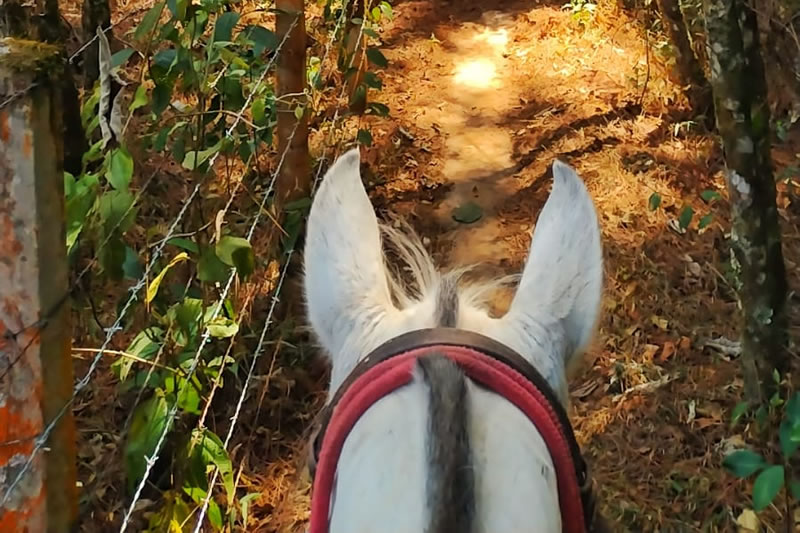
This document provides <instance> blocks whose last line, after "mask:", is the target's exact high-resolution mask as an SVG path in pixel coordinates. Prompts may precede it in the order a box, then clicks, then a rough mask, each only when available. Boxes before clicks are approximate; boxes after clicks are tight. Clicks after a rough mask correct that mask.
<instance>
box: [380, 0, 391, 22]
mask: <svg viewBox="0 0 800 533" xmlns="http://www.w3.org/2000/svg"><path fill="white" fill-rule="evenodd" d="M378 7H379V8H380V9H381V13H383V16H384V17H385V18H387V19H389V20H392V17H393V16H394V14H393V13H392V6H391V4H389V2H386V1H384V2H381V3H380V4H378Z"/></svg>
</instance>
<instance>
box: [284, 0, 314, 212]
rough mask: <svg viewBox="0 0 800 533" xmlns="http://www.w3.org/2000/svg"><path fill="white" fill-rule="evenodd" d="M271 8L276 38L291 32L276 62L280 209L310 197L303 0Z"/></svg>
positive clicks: (285, 2) (286, 1) (286, 0)
mask: <svg viewBox="0 0 800 533" xmlns="http://www.w3.org/2000/svg"><path fill="white" fill-rule="evenodd" d="M275 6H276V7H277V8H278V10H279V12H278V15H277V17H276V18H277V20H276V23H275V24H276V28H275V29H276V30H277V34H278V38H279V39H283V36H284V35H286V32H288V31H290V29H291V34H290V35H289V37H288V38H287V39H286V43H285V44H284V46H283V49H282V50H280V52H278V54H279V55H278V59H277V81H276V93H277V95H278V99H279V100H278V108H277V111H278V124H277V136H278V158H279V160H280V159H283V166H282V167H281V169H280V172H279V173H278V179H277V183H276V185H275V198H276V204H277V206H282V205H283V204H284V203H285V202H291V201H293V200H297V199H298V198H302V197H304V196H308V195H309V194H310V192H311V166H310V161H309V157H308V109H306V108H307V106H308V102H307V100H306V96H305V90H306V26H305V10H304V5H303V0H277V1H276V3H275ZM295 21H296V22H295ZM298 107H299V108H302V109H303V113H302V115H301V117H300V118H299V119H298V118H297V116H296V115H295V110H296V109H297V108H298ZM287 144H288V147H287ZM284 152H285V153H286V155H285V157H284V155H283V154H284Z"/></svg>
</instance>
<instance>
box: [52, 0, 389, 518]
mask: <svg viewBox="0 0 800 533" xmlns="http://www.w3.org/2000/svg"><path fill="white" fill-rule="evenodd" d="M338 5H339V4H336V5H335V6H334V4H332V2H331V1H330V0H329V1H328V3H327V5H326V6H325V15H326V22H325V24H326V26H327V30H328V31H332V30H333V28H334V27H337V28H339V31H338V33H337V34H336V35H333V36H332V37H333V39H334V42H338V43H339V45H340V46H339V50H340V53H339V57H338V65H339V68H340V70H341V73H342V74H343V76H342V78H343V79H345V80H346V79H349V78H350V76H353V75H354V74H356V69H355V68H354V59H355V56H351V55H348V54H347V53H346V52H345V50H346V49H347V47H346V46H344V45H345V43H344V40H345V38H346V36H347V31H346V29H347V24H340V25H337V24H336V23H337V21H339V17H340V15H342V13H341V11H338V9H339V8H338V7H336V6H338ZM231 7H236V4H234V3H232V2H229V0H202V1H201V2H199V3H192V2H189V1H188V0H166V1H158V2H156V3H155V4H154V5H153V7H152V8H150V9H149V10H148V11H147V12H146V13H145V15H144V17H143V18H142V20H141V22H140V23H139V25H138V26H136V27H135V28H134V29H133V30H132V31H131V35H130V36H129V38H128V39H127V42H129V43H130V44H129V46H130V47H129V48H125V49H123V50H121V51H119V52H117V53H115V54H114V55H113V56H112V58H111V67H112V68H113V69H117V68H123V67H125V65H126V63H127V62H128V61H129V60H130V59H131V58H132V57H134V56H136V57H141V58H142V59H143V61H142V62H141V64H142V65H144V66H143V69H144V70H143V72H142V73H141V77H139V78H138V80H137V82H136V83H135V84H132V85H131V86H129V89H125V90H126V91H130V95H131V98H130V104H128V105H127V109H125V110H124V112H123V115H128V116H123V117H122V118H123V123H125V120H126V119H128V118H130V115H135V118H136V122H135V124H136V131H137V133H139V134H140V135H137V137H136V138H135V139H134V140H133V141H134V142H135V143H136V145H134V144H132V143H131V144H129V143H128V142H127V139H126V138H124V137H125V136H124V135H123V136H122V137H123V138H121V139H116V138H115V139H114V140H113V142H103V141H101V140H99V138H100V118H99V113H98V111H99V102H100V94H101V88H100V87H99V86H96V87H94V88H93V90H91V91H88V92H87V93H86V94H85V95H84V101H83V104H82V109H81V121H82V124H83V126H84V129H85V132H86V135H87V137H88V140H89V146H90V148H89V150H88V151H87V152H86V153H85V154H84V156H83V170H82V172H81V173H80V174H79V175H77V176H74V175H71V174H65V175H64V189H65V196H66V207H67V209H66V211H67V247H68V250H69V253H70V256H71V257H72V258H73V260H75V261H76V262H77V261H79V260H81V259H83V258H85V257H86V256H89V255H91V254H92V253H94V254H96V255H97V257H98V258H99V269H98V270H99V272H96V274H102V275H103V276H104V277H105V278H106V279H111V280H122V279H125V278H127V279H133V280H139V279H146V280H147V284H146V288H145V291H144V295H142V296H141V297H140V301H138V302H136V303H134V304H133V306H134V307H133V308H132V309H134V310H133V311H130V312H131V313H133V312H138V313H140V315H141V316H143V318H144V321H143V322H144V323H142V322H141V321H139V320H138V319H137V321H135V323H136V324H138V325H139V326H138V327H139V329H138V330H133V331H129V333H130V334H131V337H129V338H132V340H131V341H130V343H129V344H128V346H127V348H126V349H125V350H124V351H121V352H120V353H121V354H122V355H121V356H120V357H119V358H118V359H116V360H115V361H114V363H113V364H112V365H111V368H112V371H113V373H114V375H115V376H116V378H117V379H118V380H119V390H120V392H123V393H125V392H131V393H134V392H135V393H137V395H141V397H142V398H144V400H143V401H141V403H139V404H138V405H137V406H135V408H134V409H133V412H132V415H131V425H130V430H129V432H128V434H127V436H126V441H125V446H124V458H125V469H126V474H127V485H128V488H129V489H130V490H134V489H135V487H136V486H137V484H138V483H139V482H140V481H141V479H142V476H143V475H144V471H145V469H146V467H147V464H148V460H149V458H150V457H151V456H152V455H153V453H154V451H155V447H156V443H157V442H158V441H159V439H161V438H162V435H165V437H166V439H167V440H168V441H169V442H170V443H172V444H176V440H177V439H179V438H180V435H181V434H184V435H185V434H188V433H189V430H188V428H189V427H191V426H189V425H188V423H189V421H192V420H194V419H196V417H197V415H199V414H200V413H201V412H202V410H203V407H204V402H205V401H206V400H207V399H208V397H209V392H210V390H211V387H212V386H222V385H223V384H224V380H225V379H229V377H228V376H230V375H233V374H235V373H236V371H237V368H238V367H237V366H236V362H235V360H234V359H233V358H232V357H231V356H230V355H227V354H228V353H229V352H230V350H228V349H227V348H228V347H229V346H230V345H231V344H232V343H236V342H239V337H240V336H241V335H242V334H243V333H242V332H241V331H240V329H241V328H240V323H239V320H238V318H237V316H236V312H237V311H236V309H235V308H234V305H233V303H232V302H230V301H228V300H225V301H223V302H219V301H218V299H219V294H220V286H221V285H222V284H224V283H226V281H227V280H228V279H229V278H230V276H232V275H236V276H238V277H239V278H241V279H246V278H248V277H249V276H251V275H252V274H253V272H254V271H255V268H256V265H257V263H256V257H255V253H254V251H253V248H252V246H251V243H250V242H249V241H248V240H247V239H244V238H242V237H241V233H240V231H241V230H240V229H239V228H238V226H237V224H235V223H234V221H231V220H224V219H223V218H218V219H216V220H215V222H216V224H206V223H205V221H204V220H200V221H198V220H189V221H185V222H188V223H187V226H189V228H191V227H201V229H200V230H197V231H195V232H192V231H191V230H190V231H189V232H188V233H181V234H180V236H173V237H171V238H169V239H168V240H167V241H166V242H165V243H164V242H163V241H162V240H161V239H163V238H164V237H166V235H165V233H166V230H165V227H164V226H163V225H162V224H157V223H153V221H151V220H148V221H143V220H137V217H138V216H139V209H138V207H137V196H138V195H139V194H140V193H141V192H142V191H141V189H140V187H141V182H140V181H139V180H140V179H141V174H143V173H144V172H143V168H142V167H143V166H144V165H142V164H141V163H142V162H145V161H150V160H152V159H164V158H167V159H171V160H172V161H173V162H174V163H176V164H177V165H178V166H179V168H182V169H184V172H182V174H183V176H184V177H186V179H202V178H203V177H205V176H207V175H208V174H210V172H212V171H213V170H214V169H212V165H211V163H212V160H215V159H217V158H219V160H224V161H225V162H226V163H231V162H232V161H233V160H235V159H239V160H240V161H241V162H242V163H244V164H245V167H247V168H252V167H253V166H254V165H252V164H251V159H252V158H253V157H254V156H255V155H256V154H263V153H270V152H271V150H272V146H273V144H274V143H273V141H274V136H275V135H274V133H275V132H274V129H275V127H276V124H277V99H276V95H275V91H274V88H273V86H272V84H271V82H270V80H271V79H272V75H271V74H270V73H268V72H267V69H270V68H273V61H274V57H275V52H276V50H277V49H278V46H279V44H280V39H279V38H278V36H277V35H276V34H275V32H274V31H272V30H270V29H268V28H266V27H263V26H260V25H256V24H250V23H247V22H244V21H243V19H242V17H241V16H240V13H239V12H237V10H236V9H231ZM334 7H336V9H334ZM392 17H393V11H392V7H391V5H390V4H389V3H388V2H386V1H381V2H379V3H377V4H374V5H371V6H370V8H369V10H368V11H367V12H366V16H365V18H364V20H363V21H362V20H358V21H357V20H352V21H351V22H352V23H356V24H358V23H363V34H362V41H361V50H363V52H364V54H365V55H366V59H367V61H365V62H364V64H365V65H366V69H365V71H363V72H361V74H362V76H361V78H360V84H359V86H358V87H356V90H355V93H356V96H357V97H358V98H363V102H362V103H363V104H364V107H363V109H365V110H366V111H365V112H366V113H367V114H373V115H377V116H382V117H385V116H388V114H389V108H388V107H387V106H386V105H385V104H382V103H380V102H376V101H371V100H372V98H373V95H374V94H375V91H380V90H381V89H382V88H383V83H382V81H381V78H380V76H379V75H378V73H377V72H375V71H374V70H375V69H382V68H385V67H387V66H388V60H387V58H386V57H385V56H384V55H383V53H382V52H381V51H380V44H381V43H380V37H379V32H380V25H381V24H383V23H385V22H387V21H389V20H391V18H392ZM250 20H252V19H250ZM309 55H311V54H309ZM356 66H357V65H356ZM322 68H323V65H322V61H321V60H320V59H319V58H315V57H311V60H310V61H309V67H308V71H307V73H306V75H307V79H308V80H309V85H310V88H309V97H310V98H309V99H308V104H307V105H302V106H297V107H296V108H295V113H296V115H297V116H298V117H299V116H302V115H303V114H304V113H307V114H311V113H314V112H315V111H316V109H315V106H316V105H317V102H318V101H319V100H320V96H321V93H322V91H323V90H324V89H325V83H324V80H323V79H322ZM369 69H373V70H369ZM318 91H319V92H320V94H317V92H318ZM326 94H327V93H326ZM242 110H244V113H243V115H244V116H242V117H240V118H241V120H239V121H238V124H237V125H236V126H235V127H232V126H233V121H234V120H235V119H234V117H236V116H238V115H240V114H241V113H242ZM357 140H358V142H360V143H362V144H371V143H372V135H371V134H370V132H369V131H368V130H366V129H362V130H360V131H359V132H358V136H357ZM153 155H157V158H153V157H152V156H153ZM227 166H230V165H227ZM239 166H241V164H240V165H239ZM215 167H216V168H219V166H218V165H215ZM159 178H161V179H158V181H160V182H161V183H167V180H166V179H165V178H166V176H164V177H163V178H162V177H161V176H159ZM176 178H177V176H174V175H173V176H171V177H170V179H176ZM246 178H247V177H245V178H244V179H246ZM181 179H182V178H181ZM148 192H149V191H148ZM203 194H208V195H209V196H210V198H211V201H212V202H213V200H214V199H218V197H217V196H215V195H216V194H218V193H217V192H216V191H214V190H213V188H212V189H211V190H210V192H208V191H205V190H204V193H203ZM267 200H270V199H269V198H268V199H267ZM158 203H159V202H153V204H154V205H156V204H158ZM310 204H311V201H310V199H309V198H304V199H301V200H298V201H297V202H293V203H292V204H289V205H286V206H285V207H284V212H285V213H284V214H285V217H284V220H283V224H282V227H283V228H284V230H285V231H286V235H285V236H284V237H283V242H282V246H283V250H284V251H287V250H288V249H290V248H293V247H294V246H295V243H296V241H297V238H298V236H299V234H300V229H301V227H302V221H303V219H304V217H306V215H307V213H308V209H309V207H310ZM232 211H233V210H232ZM223 214H224V212H223ZM190 216H192V213H191V211H188V212H187V218H188V217H190ZM198 218H202V217H198ZM132 230H134V231H132ZM180 231H182V232H183V231H186V229H185V228H183V227H181V230H180ZM142 241H144V242H142ZM161 247H163V254H162V255H160V256H158V257H155V256H154V255H153V254H152V251H153V250H154V249H159V250H160V249H161ZM144 265H147V266H148V270H147V277H146V278H145V277H144V276H145V266H144ZM93 273H94V272H93ZM127 327H129V328H130V327H131V326H127ZM245 333H246V332H245ZM198 358H199V359H198ZM190 371H191V375H190ZM171 413H174V414H175V415H176V416H175V418H174V420H172V419H170V414H171ZM173 421H174V427H173V424H172V422H173ZM175 428H177V429H175ZM177 444H180V445H176V446H165V447H164V448H162V449H161V450H160V452H159V454H160V455H162V456H164V460H165V461H166V462H168V463H169V464H171V465H173V467H172V468H173V474H174V478H173V479H175V480H176V483H177V486H175V487H172V488H171V489H169V490H166V491H165V492H164V493H163V498H162V500H163V503H162V504H161V507H160V508H159V509H158V510H157V511H155V512H153V513H152V514H151V516H150V522H149V527H150V530H152V531H166V530H169V531H179V530H181V527H182V524H184V523H187V520H190V519H191V515H192V513H193V508H194V506H196V505H200V504H202V502H203V501H204V500H205V499H206V498H208V497H209V496H210V495H209V491H212V490H216V491H219V490H220V488H219V487H217V488H216V489H215V488H214V487H211V486H209V476H210V475H211V470H213V469H217V470H218V472H219V479H220V480H221V482H222V488H221V490H222V491H224V493H225V496H226V499H225V500H224V505H223V504H222V503H221V502H222V500H219V499H218V498H214V497H211V498H210V500H209V508H208V520H209V522H210V524H211V526H212V527H213V528H214V529H215V530H221V529H223V528H225V527H226V526H225V524H226V519H227V521H228V524H229V527H230V528H231V529H235V528H236V527H238V526H236V524H235V520H236V517H237V515H238V516H239V519H240V523H241V524H240V525H246V523H247V520H248V516H249V510H250V505H251V502H252V500H253V498H254V497H256V496H257V495H255V494H250V495H247V496H244V497H243V498H241V499H239V500H238V505H236V502H237V500H236V498H237V495H236V487H235V485H234V478H233V468H232V464H231V461H230V458H229V457H228V455H227V452H226V450H225V449H224V446H223V444H222V442H221V440H220V439H219V437H217V436H216V435H215V434H214V433H212V432H211V431H209V430H208V429H205V428H198V429H195V430H194V431H192V432H191V437H190V439H189V442H188V443H182V442H179V441H178V442H177ZM183 444H186V445H185V446H184V445H183ZM234 526H236V527H234Z"/></svg>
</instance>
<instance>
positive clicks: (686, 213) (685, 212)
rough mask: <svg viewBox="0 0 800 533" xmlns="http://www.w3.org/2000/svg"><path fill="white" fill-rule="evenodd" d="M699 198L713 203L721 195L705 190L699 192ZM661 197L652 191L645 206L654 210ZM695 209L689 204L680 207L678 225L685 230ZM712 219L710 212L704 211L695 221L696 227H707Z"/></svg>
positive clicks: (690, 222)
mask: <svg viewBox="0 0 800 533" xmlns="http://www.w3.org/2000/svg"><path fill="white" fill-rule="evenodd" d="M700 198H701V199H702V200H703V202H704V203H706V204H709V205H710V204H713V203H714V202H715V201H717V200H720V199H721V198H722V197H721V196H720V194H719V193H718V192H716V191H711V190H705V191H703V192H701V193H700ZM661 204H662V198H661V195H660V194H658V193H657V192H654V193H652V194H651V195H650V197H649V198H648V199H647V207H648V209H649V210H650V211H655V210H657V209H658V208H659V207H661ZM695 214H696V213H695V211H694V208H693V207H692V206H690V205H685V206H683V208H681V210H680V213H679V214H678V227H679V228H680V229H681V230H683V231H685V230H687V229H688V228H689V227H690V226H691V224H692V220H694V218H695ZM713 221H714V215H713V214H712V213H705V214H704V215H702V216H701V217H700V218H699V220H698V222H697V229H699V230H701V229H703V228H706V227H708V226H709V225H710V224H711V222H713Z"/></svg>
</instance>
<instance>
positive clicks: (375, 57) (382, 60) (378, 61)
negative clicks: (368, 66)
mask: <svg viewBox="0 0 800 533" xmlns="http://www.w3.org/2000/svg"><path fill="white" fill-rule="evenodd" d="M367 59H368V60H369V61H370V63H372V64H374V65H376V66H378V67H381V68H386V67H388V66H389V61H387V60H386V56H384V55H383V52H381V51H380V50H378V49H377V48H372V47H370V48H367Z"/></svg>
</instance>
